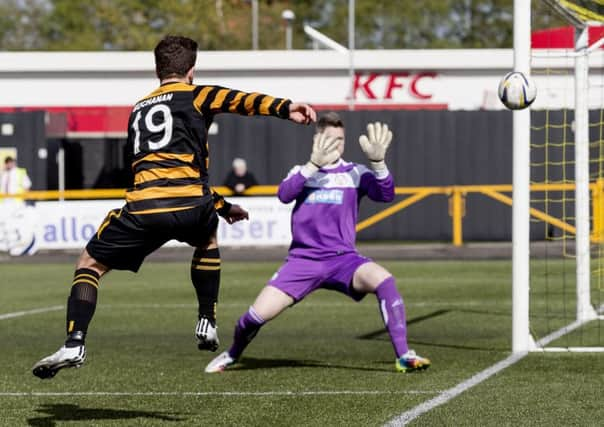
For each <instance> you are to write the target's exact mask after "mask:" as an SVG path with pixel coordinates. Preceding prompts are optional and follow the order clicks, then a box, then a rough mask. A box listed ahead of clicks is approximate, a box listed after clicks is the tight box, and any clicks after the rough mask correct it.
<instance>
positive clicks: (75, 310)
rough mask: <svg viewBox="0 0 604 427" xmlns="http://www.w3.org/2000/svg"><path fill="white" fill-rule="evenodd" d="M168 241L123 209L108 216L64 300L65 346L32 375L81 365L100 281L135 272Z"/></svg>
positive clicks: (81, 260)
mask: <svg viewBox="0 0 604 427" xmlns="http://www.w3.org/2000/svg"><path fill="white" fill-rule="evenodd" d="M167 240H168V237H166V236H163V235H162V236H158V235H157V233H151V232H150V231H149V229H148V228H147V227H146V225H145V224H143V223H142V222H141V220H139V219H138V218H136V217H135V216H134V215H131V214H130V213H129V212H128V211H127V210H126V209H115V210H112V211H110V212H109V214H108V215H107V216H106V217H105V220H104V221H103V223H102V224H101V226H100V227H99V229H98V230H97V232H96V233H95V234H94V236H93V237H92V238H91V239H90V241H89V242H88V244H87V245H86V249H85V250H84V251H83V252H82V254H81V256H80V258H79V259H78V262H77V265H76V271H75V275H74V280H73V283H72V287H71V292H70V295H69V298H68V300H67V340H66V341H65V345H64V346H63V347H61V348H60V349H59V350H58V351H57V352H56V353H54V354H52V355H50V356H48V357H45V358H44V359H42V360H40V361H39V362H38V363H36V364H35V365H34V369H33V373H34V375H36V376H38V377H40V378H52V377H54V376H55V375H56V373H57V372H58V371H59V370H60V369H62V368H66V367H78V366H81V365H82V363H83V362H84V360H85V357H86V350H85V338H86V334H87V332H88V326H89V324H90V322H91V320H92V317H93V315H94V312H95V309H96V303H97V294H98V286H99V280H100V278H101V277H102V276H103V275H104V274H105V273H107V272H108V271H109V270H112V269H117V270H130V271H134V272H136V271H138V269H139V268H140V266H141V264H142V262H143V260H144V259H145V257H146V256H147V255H148V254H150V253H151V252H153V251H154V250H155V249H157V248H159V247H160V246H161V245H162V244H163V243H165V242H166V241H167Z"/></svg>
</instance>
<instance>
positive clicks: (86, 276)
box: [33, 249, 109, 379]
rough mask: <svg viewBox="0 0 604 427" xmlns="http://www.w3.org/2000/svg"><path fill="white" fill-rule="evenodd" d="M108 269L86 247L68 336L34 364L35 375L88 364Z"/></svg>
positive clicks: (69, 301)
mask: <svg viewBox="0 0 604 427" xmlns="http://www.w3.org/2000/svg"><path fill="white" fill-rule="evenodd" d="M107 271H109V269H108V268H107V267H106V266H104V265H103V264H101V263H99V262H98V261H97V260H95V259H94V258H93V257H92V256H90V254H89V253H88V251H87V250H86V249H84V251H82V254H81V255H80V258H79V259H78V262H77V265H76V270H75V273H74V278H73V282H72V286H71V292H70V295H69V298H68V299H67V319H66V332H67V339H66V340H65V344H64V345H63V346H62V347H61V348H60V349H59V350H58V351H57V352H55V353H53V354H52V355H50V356H48V357H45V358H44V359H42V360H40V361H39V362H38V363H36V364H35V365H34V367H33V373H34V375H36V376H37V377H40V378H43V379H44V378H52V377H54V376H55V375H56V373H57V372H58V371H59V370H60V369H62V368H67V367H79V366H81V365H82V364H83V363H84V361H85V360H86V348H85V339H86V333H87V332H88V325H89V324H90V321H91V320H92V317H93V316H94V312H95V309H96V302H97V294H98V287H99V279H100V278H101V277H102V276H103V275H104V274H105V273H106V272H107Z"/></svg>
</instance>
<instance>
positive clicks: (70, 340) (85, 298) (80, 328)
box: [65, 268, 100, 347]
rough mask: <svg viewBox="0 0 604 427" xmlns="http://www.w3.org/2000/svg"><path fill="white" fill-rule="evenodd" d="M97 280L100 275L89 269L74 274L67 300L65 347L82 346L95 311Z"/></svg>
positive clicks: (82, 269) (79, 270)
mask: <svg viewBox="0 0 604 427" xmlns="http://www.w3.org/2000/svg"><path fill="white" fill-rule="evenodd" d="M99 278H100V275H99V274H98V273H97V272H96V271H94V270H91V269H89V268H80V269H78V270H76V272H75V274H74V279H73V284H72V286H71V294H70V295H69V298H68V299H67V340H66V341H65V346H66V347H75V346H78V345H84V340H85V338H86V332H87V331H88V325H89V324H90V321H91V320H92V316H94V311H95V309H96V301H97V294H98V287H99Z"/></svg>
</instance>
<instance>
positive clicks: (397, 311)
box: [375, 277, 409, 358]
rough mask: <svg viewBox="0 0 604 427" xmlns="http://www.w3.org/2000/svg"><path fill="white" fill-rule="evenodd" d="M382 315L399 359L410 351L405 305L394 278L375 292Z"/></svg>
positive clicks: (383, 283) (385, 281) (381, 284)
mask: <svg viewBox="0 0 604 427" xmlns="http://www.w3.org/2000/svg"><path fill="white" fill-rule="evenodd" d="M375 296H376V297H377V300H378V304H379V306H380V313H382V319H383V320H384V324H385V325H386V329H387V330H388V333H389V334H390V341H391V342H392V346H393V347H394V352H395V353H396V357H397V358H399V357H401V356H402V355H403V354H405V353H407V350H409V348H408V346H407V319H406V318H405V303H404V302H403V298H402V297H401V295H400V294H399V293H398V290H397V289H396V283H395V281H394V277H389V278H387V279H386V280H384V281H383V282H382V283H380V284H379V285H378V287H377V288H376V290H375Z"/></svg>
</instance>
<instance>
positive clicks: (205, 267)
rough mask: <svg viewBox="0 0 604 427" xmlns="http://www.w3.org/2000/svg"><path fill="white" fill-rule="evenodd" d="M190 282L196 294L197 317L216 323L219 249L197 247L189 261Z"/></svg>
mask: <svg viewBox="0 0 604 427" xmlns="http://www.w3.org/2000/svg"><path fill="white" fill-rule="evenodd" d="M191 282H193V287H194V288H195V293H196V294H197V302H198V304H199V318H200V319H201V318H202V317H206V318H208V319H210V321H211V322H212V323H213V324H215V323H216V304H217V302H218V290H219V288H220V251H219V250H218V248H213V249H201V248H197V249H196V250H195V253H194V254H193V261H192V262H191Z"/></svg>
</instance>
